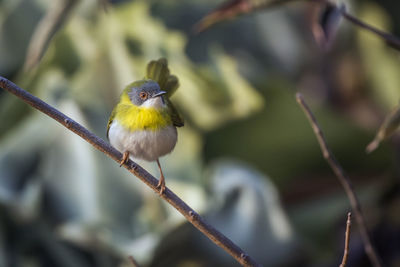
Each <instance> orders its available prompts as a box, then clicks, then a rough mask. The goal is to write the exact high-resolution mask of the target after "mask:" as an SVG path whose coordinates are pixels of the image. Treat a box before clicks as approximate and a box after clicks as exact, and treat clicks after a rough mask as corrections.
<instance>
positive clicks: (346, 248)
mask: <svg viewBox="0 0 400 267" xmlns="http://www.w3.org/2000/svg"><path fill="white" fill-rule="evenodd" d="M350 226H351V212H349V213H347V221H346V232H345V234H344V237H345V238H344V252H343V259H342V263H341V264H340V265H339V267H346V263H347V257H348V256H349V241H350Z"/></svg>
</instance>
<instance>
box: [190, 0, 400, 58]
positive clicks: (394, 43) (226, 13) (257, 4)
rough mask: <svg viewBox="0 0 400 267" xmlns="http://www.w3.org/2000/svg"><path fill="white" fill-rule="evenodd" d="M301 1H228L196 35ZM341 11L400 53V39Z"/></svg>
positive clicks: (200, 24) (330, 3) (202, 22)
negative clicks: (211, 28)
mask: <svg viewBox="0 0 400 267" xmlns="http://www.w3.org/2000/svg"><path fill="white" fill-rule="evenodd" d="M294 1H299V0H228V1H225V2H223V3H222V4H221V5H220V6H218V7H217V8H215V9H214V10H212V11H211V12H209V13H208V14H207V15H205V16H204V17H203V18H202V19H201V20H200V21H199V22H198V23H196V25H195V26H194V31H195V32H196V33H199V32H202V31H205V30H206V29H208V28H210V27H211V26H213V25H215V24H217V23H220V22H222V21H224V20H227V19H233V18H235V17H237V16H240V15H245V14H251V13H254V12H256V11H261V10H266V9H270V8H273V7H276V6H282V5H285V4H288V3H290V2H294ZM303 1H305V2H318V3H322V4H325V5H327V6H329V7H332V8H335V9H336V8H337V6H336V3H334V2H333V1H331V0H303ZM339 9H340V10H341V13H340V14H341V16H342V17H343V18H345V19H346V20H348V21H349V22H351V23H353V24H354V25H356V26H358V27H360V28H362V29H365V30H367V31H369V32H371V33H373V34H375V35H377V36H378V37H380V38H382V39H383V40H384V41H385V42H386V43H387V44H388V45H390V46H391V47H393V48H395V49H397V50H399V51H400V39H399V38H398V37H396V36H394V35H392V34H390V33H387V32H384V31H382V30H379V29H377V28H375V27H373V26H371V25H369V24H367V23H365V22H363V21H361V20H360V19H358V18H356V17H355V16H353V15H351V14H349V13H348V12H347V11H346V10H345V9H344V8H343V9H342V8H339Z"/></svg>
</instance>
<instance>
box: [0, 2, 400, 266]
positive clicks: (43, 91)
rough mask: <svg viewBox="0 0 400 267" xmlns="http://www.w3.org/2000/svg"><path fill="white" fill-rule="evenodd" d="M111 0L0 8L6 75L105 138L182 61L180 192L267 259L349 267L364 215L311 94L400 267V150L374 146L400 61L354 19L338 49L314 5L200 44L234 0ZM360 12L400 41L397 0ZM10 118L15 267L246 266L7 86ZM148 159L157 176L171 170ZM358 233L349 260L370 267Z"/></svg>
mask: <svg viewBox="0 0 400 267" xmlns="http://www.w3.org/2000/svg"><path fill="white" fill-rule="evenodd" d="M104 2H105V1H95V0H81V1H78V0H71V1H70V0H59V1H51V0H0V75H1V76H4V77H6V78H8V79H10V80H12V81H14V82H15V83H17V84H18V85H19V86H21V87H22V88H24V89H26V90H28V91H29V92H31V93H32V94H34V95H36V96H38V97H40V98H41V99H43V100H45V101H46V102H48V103H50V104H51V105H53V106H55V107H57V108H58V109H60V110H61V111H63V112H64V113H65V114H67V115H68V116H70V117H72V118H74V119H75V120H76V121H78V122H79V123H81V124H83V125H84V126H86V127H87V128H88V129H90V130H91V131H93V132H94V133H95V134H96V135H98V136H100V137H102V138H104V139H105V138H106V137H105V133H106V125H107V121H108V117H109V114H110V112H111V110H112V108H113V106H114V105H115V104H116V103H117V101H118V97H119V94H120V92H121V90H122V89H123V88H124V86H125V85H126V84H128V83H130V82H131V81H133V80H136V79H141V78H142V77H143V76H144V71H145V66H146V64H147V62H148V61H150V60H153V59H157V58H159V57H166V58H167V59H168V61H169V65H170V69H171V71H172V73H173V74H176V75H177V76H178V77H179V79H180V84H181V86H180V88H179V90H178V91H177V93H176V94H175V95H174V96H173V98H172V101H173V102H174V103H176V106H177V108H178V109H179V110H180V111H181V113H182V114H183V117H184V118H185V122H186V125H185V127H183V128H180V129H179V141H178V144H177V147H176V149H175V150H174V151H173V152H172V153H171V154H170V155H168V156H166V157H164V158H162V160H161V164H162V165H163V169H164V173H165V175H166V181H167V185H168V187H169V188H170V189H172V190H173V191H174V192H175V193H176V194H177V195H179V196H180V197H181V198H182V199H183V200H184V201H186V202H187V203H188V204H189V205H191V206H192V207H193V208H194V209H195V210H197V211H198V212H199V213H200V214H202V215H203V216H204V217H205V218H206V219H207V220H208V221H209V222H210V223H211V224H212V225H214V226H215V227H216V228H217V229H219V230H220V231H221V232H223V233H224V234H226V235H227V236H228V237H229V238H231V239H232V240H233V241H234V242H236V243H237V244H238V245H239V246H241V247H242V248H243V249H244V250H245V251H246V252H248V253H249V255H251V256H253V257H254V258H255V259H256V260H257V261H259V262H260V263H262V264H264V265H265V266H338V265H339V263H340V261H341V257H342V254H343V245H344V240H343V239H344V229H345V222H346V214H347V212H348V211H349V210H350V207H349V203H348V200H347V198H346V195H345V194H344V191H343V189H342V188H341V186H340V184H339V182H338V181H337V179H336V177H335V176H334V175H333V173H332V171H331V170H330V168H329V166H328V165H327V164H326V162H325V161H324V160H323V158H322V155H321V152H320V149H319V146H318V144H317V141H316V139H315V136H314V134H313V132H312V130H311V127H310V125H309V123H308V122H307V120H306V118H305V116H304V114H303V113H302V111H301V109H300V108H299V106H298V105H297V104H296V101H295V96H294V95H295V93H296V92H301V93H302V94H303V95H304V97H305V99H306V101H307V102H308V103H309V104H310V106H311V109H312V110H313V112H314V113H315V115H316V117H317V119H318V121H319V123H320V125H321V127H322V129H323V130H324V132H325V136H326V139H327V142H328V144H329V145H330V147H331V149H332V151H333V153H334V154H335V155H336V157H337V158H338V160H339V161H340V162H341V164H342V165H343V167H344V169H345V170H346V171H347V172H348V174H349V176H350V178H351V179H352V181H353V183H354V186H355V189H356V192H357V194H358V196H359V197H360V200H361V202H362V206H363V210H364V212H365V216H366V219H367V223H368V227H369V229H370V230H371V234H372V239H373V241H374V243H375V244H376V246H377V249H378V252H379V253H380V255H381V257H382V259H383V261H384V263H385V264H386V266H400V194H399V193H400V190H399V189H400V187H399V167H398V166H399V147H400V146H399V145H400V140H399V138H398V137H397V136H396V135H394V136H393V137H392V138H390V139H388V140H386V141H385V142H384V143H383V144H382V145H381V146H380V147H379V148H378V149H377V150H376V151H374V152H373V153H371V154H369V155H367V154H366V153H365V147H366V145H367V144H368V143H369V142H370V141H371V140H372V139H373V137H374V135H375V133H376V131H377V129H378V127H379V125H380V123H381V122H382V121H383V119H384V117H385V116H386V115H387V114H388V113H389V112H390V110H392V109H393V108H394V107H395V106H396V105H397V103H398V101H399V99H400V61H399V52H398V51H396V50H394V49H392V48H390V47H388V46H387V45H385V43H384V42H382V40H380V39H378V38H377V37H375V36H373V35H372V34H370V33H368V32H366V31H364V30H360V29H359V28H355V27H354V26H353V25H351V24H349V23H348V22H346V21H342V22H341V24H340V26H339V28H338V33H337V36H336V38H335V40H334V41H333V44H332V46H331V49H329V50H326V49H322V48H321V47H320V46H318V45H317V43H316V41H315V39H314V37H313V35H312V31H311V27H310V17H311V15H312V10H313V6H312V4H310V3H306V2H301V1H299V2H294V3H291V4H288V5H285V6H281V7H277V8H274V9H271V10H266V11H260V12H256V13H253V14H250V15H248V16H244V17H240V18H237V19H234V20H231V21H228V22H225V23H222V24H219V25H216V26H215V27H211V28H210V29H209V30H207V31H205V32H203V33H200V34H195V33H194V31H193V27H194V25H195V24H196V23H197V22H198V21H199V20H200V19H201V18H202V17H204V16H205V15H206V14H207V13H208V12H210V11H211V10H212V9H214V8H216V7H217V5H218V4H220V3H221V1H210V0H208V1H205V0H201V1H200V0H198V1H193V0H192V1H189V0H184V1H174V0H163V1H154V0H153V1H111V3H110V4H109V5H108V7H107V8H106V10H105V9H104V6H103V4H104ZM346 6H347V10H348V11H349V12H350V13H352V14H354V15H356V16H357V17H358V18H360V19H362V20H363V21H366V22H368V23H370V24H372V25H375V26H377V27H378V28H380V29H383V30H386V31H388V32H392V33H394V34H396V35H398V36H400V16H399V12H400V3H398V2H397V1H393V0H392V1H391V0H380V1H378V0H369V1H361V0H360V1H346ZM57 12H58V13H57ZM57 14H62V16H61V17H62V20H61V21H60V23H59V24H58V25H56V27H55V28H52V27H51V23H49V21H50V22H51V21H52V19H53V21H54V17H57ZM49 25H50V26H49ZM46 31H47V32H50V36H51V38H50V40H49V41H46V38H44V37H43V35H44V32H46ZM38 47H39V48H40V47H44V48H45V49H44V50H43V53H41V52H40V49H38ZM35 62H38V63H37V64H35ZM0 122H1V123H0V266H17V267H18V266H65V267H68V266H74V267H86V266H104V267H106V266H133V265H132V264H131V263H130V262H129V260H128V256H130V255H131V256H133V257H134V258H135V259H136V261H137V262H138V263H140V265H141V266H182V267H186V266H187V267H189V266H190V267H194V266H237V263H235V262H234V260H233V259H232V258H231V257H230V256H229V255H227V254H226V253H225V252H224V251H223V250H221V249H220V248H218V247H217V246H215V245H214V244H213V243H212V242H211V241H209V240H208V239H207V238H205V237H204V236H202V235H201V234H200V233H199V232H198V231H197V230H196V229H195V228H194V227H192V226H191V225H190V224H188V223H187V222H186V221H185V220H184V218H183V217H182V216H181V215H180V214H179V213H178V212H177V211H176V210H174V209H173V208H171V207H170V206H169V205H167V204H166V203H165V202H163V201H161V200H160V198H159V197H158V196H157V194H155V193H154V192H152V191H151V190H150V189H149V188H147V187H146V186H145V185H144V184H143V183H141V182H140V181H139V180H138V179H137V178H136V177H134V176H132V175H131V174H130V173H128V172H127V171H126V170H125V169H123V168H119V166H118V164H116V163H115V162H114V161H112V160H111V159H109V158H108V157H106V156H105V155H103V154H102V153H100V152H99V151H97V150H95V149H94V148H92V147H91V146H90V145H89V144H88V143H86V142H85V141H83V140H82V139H81V138H79V137H78V136H76V135H74V134H73V133H71V132H70V131H68V130H66V129H65V128H63V127H62V126H60V125H59V124H58V123H56V122H55V121H53V120H51V119H50V118H48V117H46V116H45V115H43V114H41V113H40V112H38V111H36V110H33V109H32V108H30V107H28V106H27V105H26V104H24V103H23V102H21V101H20V100H19V99H17V98H16V97H14V96H12V95H10V94H8V93H6V92H5V91H4V90H0ZM139 164H142V165H143V166H144V167H145V168H146V169H147V170H148V171H150V172H151V173H152V174H153V175H155V176H156V177H158V170H157V167H156V164H155V163H148V162H139ZM357 230H358V227H357V225H356V223H355V222H353V227H352V231H351V242H350V255H349V261H348V266H369V261H368V259H367V258H366V256H365V254H364V252H363V246H362V242H361V240H360V236H359V233H358V231H357Z"/></svg>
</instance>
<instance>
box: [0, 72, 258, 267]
mask: <svg viewBox="0 0 400 267" xmlns="http://www.w3.org/2000/svg"><path fill="white" fill-rule="evenodd" d="M0 87H1V88H3V89H5V90H6V91H8V92H10V93H12V94H14V95H16V96H17V97H19V98H20V99H22V100H23V101H25V102H26V103H28V104H29V105H31V106H32V107H34V108H36V109H37V110H40V111H41V112H43V113H45V114H46V115H48V116H49V117H51V118H53V119H54V120H56V121H58V122H59V123H61V124H62V125H63V126H65V127H66V128H68V129H69V130H70V131H72V132H74V133H75V134H77V135H79V136H80V137H82V138H83V139H85V140H86V141H87V142H88V143H90V144H91V145H92V146H94V147H95V148H97V149H98V150H100V151H101V152H103V153H104V154H106V155H107V156H109V157H110V158H112V159H113V160H115V161H116V162H117V163H120V162H121V160H122V154H121V153H120V152H119V151H118V150H116V149H115V148H114V147H112V146H111V145H110V144H108V143H107V142H105V141H104V140H103V139H101V138H99V137H97V136H96V135H94V134H93V133H92V132H90V131H89V130H87V129H86V128H85V127H83V126H82V125H80V124H79V123H77V122H75V121H74V120H73V119H71V118H69V117H67V116H66V115H65V114H63V113H62V112H60V111H59V110H57V109H55V108H54V107H52V106H50V105H49V104H47V103H46V102H44V101H42V100H40V99H39V98H37V97H35V96H33V95H31V94H30V93H28V92H27V91H25V90H23V89H21V88H19V87H18V86H17V85H15V84H14V83H12V82H11V81H9V80H7V79H6V78H3V77H1V76H0ZM123 166H124V168H126V169H127V170H128V171H129V172H131V173H132V174H134V175H135V176H136V177H138V178H139V179H140V180H141V181H142V182H144V183H145V184H146V185H147V186H149V187H150V188H151V189H153V191H154V192H156V193H158V192H159V189H157V183H158V180H157V179H156V178H154V176H152V175H151V174H150V173H148V172H147V171H146V170H145V169H143V168H142V167H141V166H139V165H138V164H136V163H135V162H133V161H132V160H128V161H127V162H126V164H124V165H123ZM161 197H162V198H163V199H164V200H166V201H167V202H168V203H169V204H171V205H172V206H173V207H174V208H175V209H177V210H178V211H179V212H180V213H181V214H182V215H183V216H184V217H185V218H186V219H187V220H188V221H189V222H190V223H192V224H193V225H194V227H196V228H197V229H198V230H200V231H201V232H202V233H203V234H204V235H206V236H207V237H208V238H209V239H211V240H212V241H213V242H214V243H215V244H216V245H218V246H220V247H221V248H223V249H224V250H225V251H226V252H228V253H229V254H230V255H232V257H234V258H235V259H236V260H237V261H238V262H239V263H240V264H242V265H243V266H261V265H260V264H258V263H257V262H256V261H255V260H254V259H252V258H251V257H250V256H248V255H247V254H246V253H245V252H244V251H243V250H242V249H241V248H239V247H238V246H237V245H236V244H235V243H233V242H232V241H231V240H230V239H229V238H227V237H226V236H225V235H223V234H222V233H220V232H219V231H218V230H216V229H215V228H214V227H213V226H211V225H209V224H208V223H207V222H206V221H205V220H204V219H203V218H202V217H201V216H200V215H199V214H197V213H196V212H195V211H194V210H193V209H192V208H191V207H189V206H188V205H187V204H186V203H185V202H183V201H182V200H181V199H180V198H179V197H178V196H177V195H175V194H174V192H172V191H171V190H169V189H168V188H165V191H164V193H163V194H162V195H161Z"/></svg>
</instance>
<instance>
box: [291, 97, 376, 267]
mask: <svg viewBox="0 0 400 267" xmlns="http://www.w3.org/2000/svg"><path fill="white" fill-rule="evenodd" d="M296 100H297V102H298V103H299V105H300V107H301V108H302V109H303V111H304V113H305V114H306V116H307V118H308V120H309V122H310V124H311V127H312V128H313V130H314V133H315V136H316V137H317V140H318V143H319V145H320V147H321V151H322V154H323V156H324V158H325V160H326V161H327V162H328V164H329V166H330V167H331V168H332V170H333V172H334V173H335V174H336V176H337V178H338V179H339V182H340V183H341V184H342V186H343V188H344V191H345V192H346V195H347V197H348V198H349V201H350V205H351V208H352V209H353V211H354V214H355V216H356V220H357V223H358V225H359V230H360V234H361V238H362V240H363V243H364V249H365V253H366V254H367V256H368V258H369V259H370V261H371V264H372V265H373V266H375V267H380V266H382V264H381V261H380V259H379V257H378V253H377V252H376V250H375V248H374V247H373V245H372V242H371V239H370V237H369V234H368V230H367V226H366V223H365V218H364V215H363V213H362V211H361V205H360V201H359V200H358V198H357V195H356V193H355V191H354V188H353V185H352V183H351V181H350V179H349V177H348V176H347V174H346V173H345V172H344V170H343V168H342V166H340V164H339V162H338V161H337V160H336V158H335V157H334V155H333V154H332V152H331V151H330V149H329V147H328V145H327V143H326V141H325V137H324V134H323V132H322V130H321V128H320V127H319V125H318V122H317V120H316V119H315V117H314V115H313V114H312V112H311V110H310V108H309V107H308V105H307V104H306V102H305V101H304V98H303V96H302V95H301V94H300V93H297V94H296Z"/></svg>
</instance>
